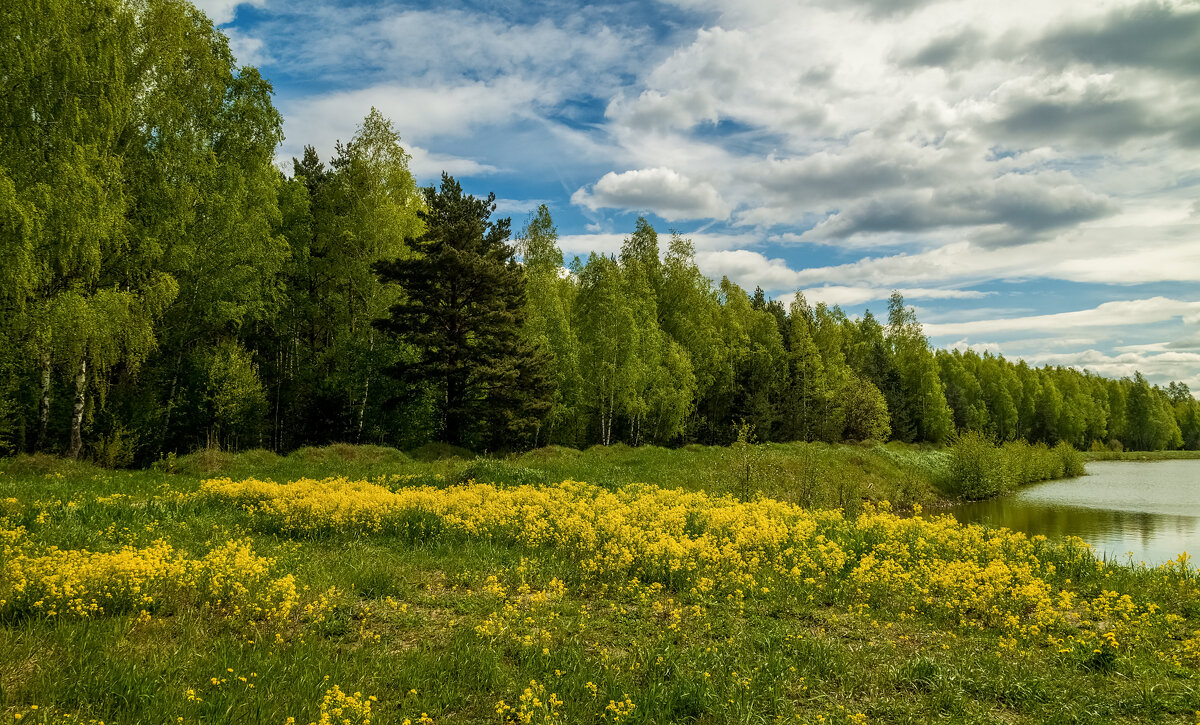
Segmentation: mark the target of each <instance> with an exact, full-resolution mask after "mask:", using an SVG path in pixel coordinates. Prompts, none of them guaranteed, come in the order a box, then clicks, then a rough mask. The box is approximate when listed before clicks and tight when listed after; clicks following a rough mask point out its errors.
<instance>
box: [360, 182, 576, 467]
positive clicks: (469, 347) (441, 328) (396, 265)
mask: <svg viewBox="0 0 1200 725" xmlns="http://www.w3.org/2000/svg"><path fill="white" fill-rule="evenodd" d="M422 193H423V194H424V196H425V206H426V210H425V211H422V212H420V215H421V219H422V220H423V221H424V222H425V233H424V234H422V235H421V236H420V237H418V238H416V239H410V240H408V242H409V245H410V246H411V248H412V250H413V252H414V255H413V256H412V257H410V258H406V259H395V260H390V261H383V262H379V263H377V264H376V265H375V272H376V274H378V275H379V278H380V280H381V281H383V282H385V283H387V282H391V283H395V284H398V285H400V287H401V289H403V290H404V295H403V297H402V298H401V299H400V301H399V302H397V303H396V304H395V305H393V306H392V307H391V310H390V315H389V316H388V317H386V318H383V319H380V320H377V321H376V322H375V325H376V327H378V328H379V329H380V330H383V331H384V332H387V333H390V334H393V335H396V336H398V337H400V338H401V339H403V340H404V341H406V342H408V343H410V344H411V345H413V346H414V347H415V348H416V349H417V351H418V355H417V359H416V360H415V361H414V362H411V363H407V362H403V361H402V362H400V363H397V364H396V365H394V366H393V367H392V368H390V369H389V373H390V374H392V375H394V376H395V377H397V378H399V379H400V380H402V381H403V382H406V383H408V384H409V385H410V386H411V387H421V386H426V387H432V388H433V390H434V391H435V392H436V396H435V397H436V400H437V406H438V409H439V410H438V413H439V417H440V418H441V422H442V426H441V431H440V438H441V440H443V441H445V442H448V443H453V444H455V445H465V446H472V447H478V446H480V445H484V446H488V447H489V448H511V447H517V446H520V445H523V444H524V443H525V441H526V439H527V438H528V437H529V434H530V432H531V431H533V430H536V428H537V421H538V420H539V419H540V418H541V417H542V416H544V415H545V413H546V412H547V411H548V410H549V407H550V401H551V394H552V392H553V391H552V386H551V384H550V377H549V375H548V369H547V367H548V362H549V359H548V357H547V356H546V355H544V354H541V353H540V352H539V351H538V350H536V349H534V348H532V347H530V346H529V345H528V344H525V343H524V342H523V341H522V338H521V336H520V329H521V325H522V323H523V321H524V315H525V273H524V270H523V269H522V268H521V266H520V265H519V264H518V263H517V261H516V260H515V259H514V257H513V255H514V252H515V249H514V248H513V247H512V246H511V245H509V244H508V238H509V232H510V225H511V220H510V219H508V218H504V219H497V220H492V218H491V217H492V214H493V212H495V210H496V203H495V199H496V196H495V194H488V197H487V198H486V199H478V198H476V197H474V196H471V195H470V194H464V193H463V190H462V186H461V185H460V184H459V183H458V182H457V181H456V180H455V179H454V178H453V177H451V176H450V175H448V174H442V184H441V187H440V188H437V187H434V186H429V187H426V188H424V189H422Z"/></svg>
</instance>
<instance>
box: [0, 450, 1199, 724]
mask: <svg viewBox="0 0 1200 725" xmlns="http://www.w3.org/2000/svg"><path fill="white" fill-rule="evenodd" d="M948 455H950V454H948V453H946V452H944V451H927V450H922V449H918V448H912V447H903V446H887V447H870V448H867V447H863V448H858V447H844V448H843V447H838V448H831V447H824V446H762V447H743V448H737V447H735V448H733V449H726V450H722V449H695V450H692V451H661V450H645V451H642V450H630V449H622V448H616V449H608V450H601V451H589V452H571V451H554V450H549V451H546V450H543V451H536V452H534V453H532V454H528V455H526V456H523V457H520V458H518V459H515V460H506V461H489V460H454V458H453V457H451V458H446V457H440V456H439V457H434V458H435V460H430V461H415V460H412V457H407V456H406V457H400V456H396V455H394V454H393V453H390V452H387V451H372V450H354V449H351V448H340V449H336V450H324V451H309V452H306V453H304V454H302V455H296V456H284V457H272V456H269V455H265V454H262V453H254V454H239V455H237V456H232V457H229V458H224V459H221V460H216V459H214V458H211V457H210V459H208V460H206V461H204V462H200V461H197V460H194V459H186V458H185V459H180V460H176V461H174V462H173V463H174V466H175V468H174V470H175V471H176V472H175V473H168V472H167V470H165V469H166V466H165V465H164V466H160V469H162V470H148V471H110V470H103V469H99V468H94V467H91V466H88V465H86V464H77V463H70V462H65V461H61V460H58V459H52V458H46V457H38V458H21V459H9V460H3V461H0V547H2V548H3V552H2V553H3V557H2V558H3V562H4V563H3V569H2V572H3V573H2V574H0V576H2V577H3V578H2V579H0V600H3V601H2V602H0V721H5V720H6V721H8V722H21V723H22V724H23V723H28V722H43V723H46V722H55V723H60V722H89V721H95V722H99V721H104V722H106V723H114V722H115V723H177V722H180V721H182V722H185V723H197V722H205V723H279V724H280V725H283V724H284V723H286V722H288V718H295V722H298V723H309V722H338V723H341V722H343V721H348V722H351V723H363V722H366V720H367V719H369V720H370V721H371V722H372V723H377V724H379V725H388V724H395V725H403V723H405V722H406V721H408V722H409V723H410V725H413V724H416V723H419V722H422V720H421V718H422V717H423V716H424V717H425V718H426V720H425V721H424V722H426V723H428V722H429V721H432V722H434V723H497V724H498V723H516V722H532V723H595V724H596V725H599V724H600V723H606V724H607V723H614V722H617V723H677V722H700V723H760V722H764V723H765V722H804V723H817V722H825V723H831V722H832V723H854V722H896V723H918V722H929V721H932V720H946V721H950V722H964V723H984V722H997V721H1003V722H1016V723H1043V722H1063V723H1066V722H1094V723H1107V722H1115V721H1123V722H1174V723H1184V722H1187V723H1194V722H1195V716H1194V714H1193V713H1194V711H1195V710H1197V709H1200V701H1198V699H1197V692H1198V691H1200V688H1198V686H1200V676H1198V674H1197V667H1198V666H1200V635H1198V634H1197V632H1198V631H1200V604H1197V602H1200V591H1198V589H1197V581H1196V579H1195V574H1194V572H1192V571H1191V570H1188V569H1185V568H1180V567H1168V568H1164V569H1160V570H1147V569H1132V568H1124V567H1112V566H1105V565H1103V564H1101V563H1099V562H1096V561H1095V560H1094V559H1093V558H1092V557H1091V555H1090V554H1089V553H1088V551H1087V550H1086V549H1085V548H1084V547H1082V546H1081V545H1080V544H1079V543H1078V542H1073V541H1068V542H1066V543H1055V542H1049V541H1045V540H1029V539H1027V538H1026V537H1024V536H1021V535H1019V534H1010V533H1002V532H989V531H986V530H984V529H980V528H978V527H961V526H959V525H958V524H956V523H954V522H953V521H952V520H949V519H944V518H936V517H933V518H930V517H925V516H916V517H912V516H906V517H900V516H896V515H894V514H892V513H890V512H889V511H888V510H887V509H886V508H883V509H881V508H876V507H875V506H873V505H866V504H863V503H862V500H863V499H862V496H863V495H864V494H863V493H862V492H863V491H871V492H873V493H874V494H876V495H878V496H879V497H881V498H882V497H883V496H884V495H890V494H891V493H894V492H896V491H901V490H903V485H901V484H896V483H894V482H893V483H884V482H882V481H883V479H884V478H885V477H895V476H896V475H897V472H902V473H905V474H906V475H910V476H912V477H913V478H914V479H916V480H920V481H923V482H925V483H923V484H920V485H921V486H926V485H929V484H928V478H929V477H931V476H935V475H937V472H938V471H942V470H943V468H944V467H943V466H942V464H940V463H937V461H939V460H941V459H943V458H945V457H946V456H948ZM802 461H807V463H806V464H805V465H806V466H807V468H805V469H804V470H805V471H807V473H804V474H803V475H804V476H810V475H812V476H815V475H818V474H820V473H821V472H822V471H823V470H825V469H824V468H823V467H826V466H832V465H834V464H835V462H836V463H837V465H842V466H844V467H847V468H850V467H851V466H852V467H854V468H856V469H857V470H858V471H859V473H858V474H857V475H858V476H859V477H860V478H862V479H865V480H866V481H867V482H866V483H864V482H861V481H860V483H859V484H858V486H860V487H861V488H855V489H853V490H852V491H847V492H843V493H839V492H838V488H837V485H842V484H837V485H834V484H822V485H821V486H819V487H817V486H813V487H811V488H810V489H807V491H808V492H807V493H805V492H804V491H805V490H806V489H804V488H803V486H805V485H808V484H806V483H805V480H804V479H803V477H799V478H798V476H800V474H797V473H795V472H787V471H785V470H784V469H786V468H788V467H789V466H799V465H800V463H799V462H802ZM201 465H203V467H204V470H198V469H197V468H193V467H199V466H201ZM222 468H223V470H221V469H222ZM567 470H570V471H572V472H573V474H574V475H571V476H568V477H570V478H576V479H581V480H586V477H585V476H584V475H582V474H584V473H591V474H594V475H595V476H598V477H600V478H603V479H605V480H597V481H592V482H590V484H565V485H564V484H561V483H559V482H558V480H559V478H560V474H562V473H563V472H564V471H567ZM346 471H353V472H355V473H354V475H352V476H350V477H349V478H346V479H335V480H327V479H326V480H323V479H325V477H326V476H331V475H337V474H339V473H342V472H346ZM721 471H724V475H725V476H726V477H727V478H728V479H729V480H719V475H720V473H719V472H721ZM672 472H673V475H674V478H675V481H672V480H671V477H672ZM738 472H741V474H740V475H742V476H743V477H742V478H738V477H737V476H738V475H739V474H738ZM292 474H300V475H297V476H294V477H297V478H303V477H304V476H305V475H309V474H311V475H312V477H313V478H314V480H310V481H308V482H300V483H295V484H273V483H269V482H267V481H266V480H265V479H274V480H276V481H288V480H291V478H292V477H293V475H292ZM214 475H215V476H217V477H218V478H217V479H216V480H210V482H208V483H203V482H202V481H204V480H209V479H210V478H211V477H212V476H214ZM224 477H229V478H228V480H224ZM485 479H495V480H491V481H488V482H483V481H484V480H485ZM467 480H471V481H474V483H471V484H466V483H460V481H467ZM647 481H649V483H645V482H647ZM639 482H642V483H639ZM656 483H657V485H656ZM846 485H849V484H846ZM912 485H914V486H916V485H918V484H912ZM921 490H922V491H924V490H925V489H924V488H921ZM774 491H778V492H780V493H787V494H788V496H787V497H785V498H788V500H789V501H795V502H796V503H802V502H803V500H804V499H805V497H810V498H812V499H819V500H821V501H828V502H835V501H836V500H838V499H839V498H842V499H847V500H848V499H850V498H852V497H853V496H858V498H857V503H856V504H855V505H854V508H855V513H853V514H846V513H843V512H840V511H825V512H811V511H809V510H808V509H804V508H801V507H799V506H796V505H793V504H792V503H787V502H785V501H779V500H776V498H774V497H772V498H768V497H767V494H769V493H771V492H774ZM789 492H790V493H789ZM929 495H932V494H929V493H923V494H921V496H929ZM85 552H86V553H85ZM62 562H66V564H63V563H62ZM280 582H283V583H282V584H281V583H280ZM90 602H97V603H98V604H97V605H96V607H92V606H91V605H90ZM101 608H102V609H101ZM34 706H37V708H36V709H34ZM17 715H20V716H21V717H20V718H17V717H16V716H17ZM322 718H324V720H322Z"/></svg>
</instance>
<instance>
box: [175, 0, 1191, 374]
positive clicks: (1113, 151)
mask: <svg viewBox="0 0 1200 725" xmlns="http://www.w3.org/2000/svg"><path fill="white" fill-rule="evenodd" d="M197 5H199V6H200V7H201V8H202V9H203V10H204V11H205V12H206V13H208V15H209V17H210V18H212V19H213V21H214V22H215V23H217V24H218V26H219V27H220V28H221V29H222V30H223V31H224V32H225V33H226V34H227V35H228V36H229V38H230V43H231V47H232V48H233V49H234V52H235V53H236V54H237V56H238V59H239V61H240V62H242V63H247V64H253V65H256V66H258V67H259V68H260V69H261V70H262V71H263V73H264V75H265V76H266V77H267V78H269V79H270V80H271V81H272V83H273V84H274V87H275V92H276V98H275V101H276V105H277V106H278V107H279V109H280V110H281V111H282V112H283V114H284V116H285V119H286V121H285V126H284V132H285V134H286V137H287V138H286V140H285V141H284V143H283V145H282V147H281V148H280V150H279V162H280V165H281V166H282V167H284V168H287V169H290V159H291V157H292V156H298V155H300V153H301V151H302V149H303V147H304V146H305V145H312V146H315V147H316V148H317V150H318V151H319V152H320V153H321V155H322V157H323V158H325V159H329V158H330V157H331V156H332V155H333V151H334V146H335V143H336V141H337V140H339V139H341V140H348V139H349V138H351V137H352V136H353V135H354V132H355V129H356V127H357V126H358V124H360V123H361V121H362V119H363V117H364V116H366V114H367V113H368V111H369V110H370V108H371V107H372V106H375V107H377V108H379V109H380V111H382V112H383V113H384V114H385V115H386V116H387V117H389V118H390V119H391V120H392V122H393V124H394V126H395V129H396V130H397V132H398V133H399V134H400V136H401V139H402V144H403V145H404V146H405V148H406V150H407V151H408V152H409V153H410V154H411V155H412V161H411V168H412V170H413V172H414V175H415V176H416V177H417V180H418V182H419V183H421V184H429V183H434V182H436V181H437V180H438V179H439V178H440V175H441V172H442V171H443V170H445V171H447V172H449V173H450V174H452V175H454V176H455V177H456V178H458V179H459V180H460V181H461V182H462V183H463V186H464V187H465V188H466V189H467V190H468V191H470V192H472V193H475V194H477V195H485V194H487V193H488V192H494V193H495V194H496V196H497V198H498V203H499V212H500V213H501V214H502V215H506V216H512V218H513V227H514V230H519V229H520V228H521V226H522V225H523V223H524V221H525V220H526V218H527V216H528V214H529V212H530V211H531V210H532V209H534V208H536V207H537V205H538V204H541V203H545V204H547V205H548V206H549V208H550V210H551V214H552V216H553V218H554V220H555V223H556V225H557V227H558V231H559V234H560V241H561V244H562V247H563V251H564V252H565V253H566V254H567V256H568V258H570V257H572V256H574V255H576V254H579V255H584V256H586V254H587V253H588V252H591V251H593V250H594V251H599V252H613V251H616V250H617V249H618V248H619V247H620V244H621V241H622V239H623V238H624V237H625V236H626V235H628V234H629V233H631V232H632V231H633V228H634V224H635V221H636V219H637V217H638V216H645V217H646V218H647V219H649V220H650V222H651V223H652V224H653V225H654V226H655V228H656V229H658V230H659V232H660V234H664V235H665V234H666V233H668V232H669V231H671V230H675V231H678V232H679V233H680V234H682V235H684V236H686V237H689V238H691V239H692V241H693V242H694V244H695V246H696V250H697V261H698V263H699V264H700V266H701V269H703V270H704V271H705V273H706V274H708V275H709V276H710V277H713V278H714V279H719V278H720V277H721V276H723V275H724V276H728V277H729V278H730V279H732V280H733V281H734V282H737V283H738V284H740V285H741V286H743V287H744V288H746V289H747V290H753V289H754V288H755V287H756V286H761V287H762V288H763V289H764V290H765V291H766V292H767V294H768V295H769V296H772V297H776V298H780V299H782V300H783V301H784V302H785V304H786V303H787V302H788V301H790V299H791V298H792V295H794V294H795V293H796V292H797V291H798V290H799V291H803V292H804V294H805V296H806V297H807V299H808V300H809V302H810V303H814V304H815V303H816V302H826V303H829V304H839V305H841V306H842V307H843V308H844V309H845V310H846V311H847V313H849V314H851V315H857V314H861V313H862V312H863V311H864V310H865V309H870V310H872V311H873V312H875V313H876V314H877V315H878V314H881V313H883V314H886V307H887V297H888V295H889V294H890V292H891V290H893V289H898V290H900V291H901V292H902V293H903V294H904V296H905V299H906V300H907V301H908V302H909V303H910V304H911V305H913V306H914V307H916V310H917V314H918V317H919V319H920V320H921V321H922V322H923V323H924V326H925V332H926V334H927V335H928V336H929V337H930V340H931V342H932V343H933V344H934V345H935V346H939V347H948V348H960V349H965V348H967V347H971V348H974V349H976V350H979V351H982V350H985V349H986V350H990V351H991V352H993V353H995V354H1002V355H1004V356H1006V357H1008V358H1009V359H1015V358H1024V359H1025V360H1027V361H1029V362H1030V363H1033V364H1039V365H1040V364H1050V365H1065V366H1072V367H1077V368H1086V369H1088V370H1091V371H1093V372H1096V373H1099V374H1102V375H1108V376H1113V377H1121V376H1126V375H1132V374H1133V373H1134V371H1135V370H1140V371H1142V372H1143V373H1144V374H1145V375H1146V377H1147V378H1148V379H1150V380H1151V382H1155V383H1160V384H1165V383H1166V382H1167V381H1168V380H1182V381H1184V382H1187V383H1188V384H1189V385H1190V386H1191V387H1192V389H1193V391H1198V392H1200V284H1197V283H1198V282H1200V0H1169V1H1162V2H1158V1H1154V2H1145V1H1140V0H1135V1H1132V2H1129V1H1108V0H1083V1H1078V2H1077V1H1076V0H1005V1H1004V2H994V1H991V0H972V1H963V0H940V1H939V0H792V1H791V2H776V1H775V0H675V1H673V2H661V3H655V2H650V1H649V0H647V1H646V2H628V3H621V2H612V3H584V2H565V1H560V0H544V1H537V0H534V1H532V2H518V1H516V0H493V1H492V2H488V3H473V2H455V1H454V0H450V1H448V2H428V3H420V2H415V3H412V2H367V1H365V0H359V1H356V0H335V1H330V2H313V1H312V0H250V1H249V2H238V0H199V2H197ZM664 246H665V245H664Z"/></svg>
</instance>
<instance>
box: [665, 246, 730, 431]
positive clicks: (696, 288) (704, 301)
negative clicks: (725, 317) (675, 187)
mask: <svg viewBox="0 0 1200 725" xmlns="http://www.w3.org/2000/svg"><path fill="white" fill-rule="evenodd" d="M695 257H696V250H695V247H694V246H693V245H692V242H691V241H690V240H688V239H685V238H684V237H682V236H680V235H679V234H675V233H672V234H671V241H670V242H669V243H668V245H667V254H666V259H665V260H664V261H663V265H662V281H661V284H660V287H659V291H658V317H659V321H660V324H661V326H662V330H663V332H665V333H666V334H667V336H668V337H670V339H671V340H673V341H674V342H675V343H677V344H678V345H679V346H680V348H681V350H682V353H683V354H685V355H686V356H687V360H688V362H689V363H690V365H691V369H692V374H693V375H694V376H695V402H694V404H693V405H692V406H691V410H690V411H689V419H688V420H687V421H685V429H686V435H688V436H692V437H707V436H709V435H710V434H711V430H712V428H714V427H715V425H714V424H715V421H714V420H713V418H714V417H715V416H716V411H717V410H719V409H721V408H722V407H723V406H724V405H726V403H723V402H722V398H723V397H724V396H726V395H728V394H730V392H731V391H732V388H733V374H732V363H731V360H730V348H729V347H728V346H727V345H726V344H725V340H724V338H723V337H722V334H721V319H722V313H721V303H720V300H719V299H718V295H717V291H716V290H715V289H714V288H713V284H712V281H711V280H709V279H708V278H707V277H705V276H704V275H703V274H702V273H701V272H700V268H699V267H698V266H697V265H696V259H695Z"/></svg>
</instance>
